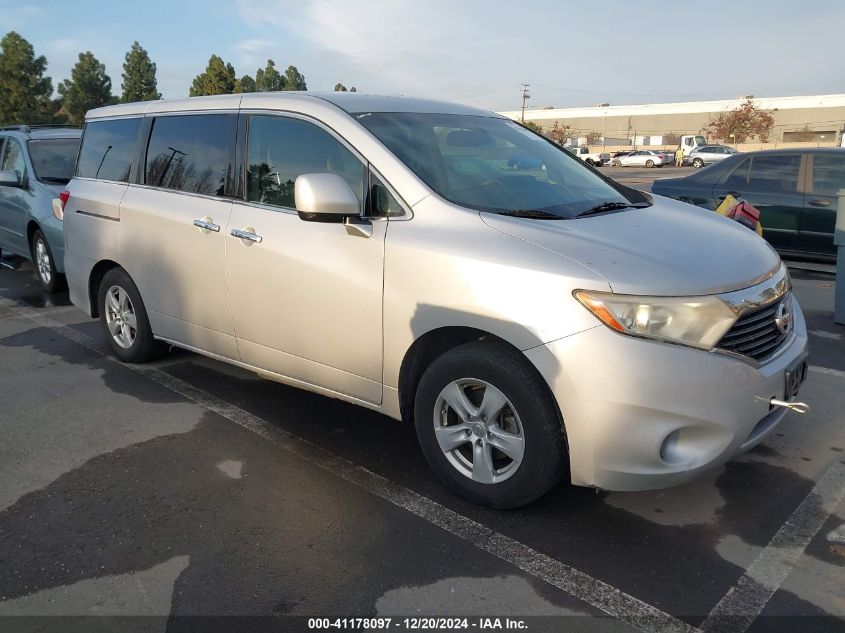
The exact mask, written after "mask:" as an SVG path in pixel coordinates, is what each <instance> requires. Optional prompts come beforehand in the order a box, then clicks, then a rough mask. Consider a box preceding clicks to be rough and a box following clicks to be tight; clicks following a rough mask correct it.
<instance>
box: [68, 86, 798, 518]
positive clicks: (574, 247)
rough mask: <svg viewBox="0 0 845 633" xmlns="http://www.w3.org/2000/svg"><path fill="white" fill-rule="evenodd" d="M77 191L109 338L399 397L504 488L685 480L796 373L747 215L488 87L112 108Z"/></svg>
mask: <svg viewBox="0 0 845 633" xmlns="http://www.w3.org/2000/svg"><path fill="white" fill-rule="evenodd" d="M639 154H643V155H644V158H645V159H646V160H647V161H648V160H651V161H653V162H654V164H658V163H657V160H656V158H657V157H656V156H653V157H651V158H649V156H651V155H650V153H648V152H639ZM515 162H518V163H519V165H520V168H519V169H517V170H514V168H513V164H514V163H515ZM62 199H63V200H64V201H65V202H64V206H63V207H61V206H60V207H57V208H56V210H55V212H56V214H57V216H62V218H63V221H64V235H65V241H66V252H65V266H66V271H67V281H68V286H69V288H70V297H71V300H72V301H73V303H74V304H76V305H77V306H79V307H80V308H81V309H82V310H84V311H85V312H87V313H88V314H89V315H91V316H92V317H98V318H99V319H100V323H101V326H102V333H103V336H104V338H105V340H106V341H107V342H108V344H109V345H110V347H111V349H112V351H113V353H114V354H115V356H117V357H118V358H119V359H121V360H122V361H124V362H128V363H140V362H145V361H148V360H152V359H154V358H156V357H157V356H159V355H161V354H163V353H166V352H167V349H168V346H169V345H177V346H179V347H184V348H187V349H190V350H193V351H195V352H198V353H200V354H206V355H208V356H211V357H213V358H216V359H218V360H220V361H224V362H227V363H232V364H234V365H237V366H239V367H242V368H244V369H247V370H250V371H254V372H256V373H258V374H259V375H261V376H265V377H268V378H272V379H274V380H278V381H280V382H283V383H286V384H288V385H293V386H296V387H300V388H302V389H308V390H310V391H314V392H317V393H320V394H324V395H327V396H330V397H333V398H339V399H341V400H344V401H346V402H349V403H352V404H355V405H359V406H362V407H366V408H368V409H372V410H374V411H378V412H380V413H383V414H384V415H387V416H390V417H392V418H396V419H397V420H404V421H405V422H406V423H408V424H414V425H415V427H416V434H417V437H418V439H419V443H420V446H421V450H422V452H423V453H424V454H425V456H426V458H427V459H428V462H429V464H430V465H431V467H432V469H433V470H434V471H435V472H436V473H437V474H438V475H439V477H440V478H441V479H442V480H443V481H444V482H445V483H446V485H447V486H448V487H449V488H451V489H452V490H454V491H455V492H457V493H459V494H461V495H463V496H465V497H466V498H468V499H471V500H472V501H475V502H477V503H482V504H486V505H490V506H494V507H500V508H504V507H514V506H519V505H522V504H525V503H528V502H530V501H532V500H534V499H536V498H538V497H539V496H540V495H542V494H543V493H545V492H546V491H547V490H549V489H550V488H552V487H553V486H556V485H558V484H559V482H560V481H561V480H562V479H565V480H567V481H571V482H572V483H573V484H576V485H582V486H592V487H595V488H602V489H606V490H643V489H648V488H659V487H664V486H671V485H674V484H679V483H682V482H684V481H687V480H688V479H690V478H691V477H693V476H694V475H695V474H697V473H700V472H702V471H704V470H707V469H710V468H713V467H715V466H718V465H719V464H722V463H724V462H725V461H727V460H729V459H731V458H732V457H734V456H735V455H738V454H739V453H741V452H743V451H747V450H749V449H750V448H752V447H753V446H755V445H756V444H757V443H758V442H760V441H761V440H763V438H764V437H766V436H767V435H768V434H769V433H771V432H773V431H774V430H775V429H777V427H778V424H779V423H780V422H781V420H782V419H783V417H784V415H785V414H786V411H787V408H785V407H788V406H791V405H789V403H786V402H784V401H788V400H792V399H793V398H794V397H795V396H796V395H797V393H798V389H799V387H800V384H801V381H802V380H803V378H804V376H805V372H806V362H805V357H806V348H807V330H806V326H805V322H804V319H803V316H802V314H801V309H800V308H799V307H798V303H797V301H796V300H795V299H794V297H793V296H792V291H791V284H790V280H789V275H788V274H787V271H786V268H785V267H784V266H783V264H782V263H781V261H780V258H779V257H778V255H777V253H776V252H775V251H774V250H772V248H771V247H769V246H768V245H767V244H766V242H764V241H763V240H762V239H761V238H759V237H758V236H757V235H756V234H755V233H754V232H753V231H749V230H748V229H747V228H745V227H744V226H742V225H740V224H738V223H737V222H734V221H733V220H729V219H727V218H723V217H720V216H718V215H716V214H715V213H703V212H702V211H701V209H699V208H697V207H693V206H690V205H686V204H682V203H680V202H677V201H674V200H669V199H667V198H663V197H661V196H651V195H650V194H647V193H644V192H641V191H637V190H635V189H631V188H629V187H626V186H624V185H622V184H619V183H616V182H614V181H612V180H609V179H606V178H604V177H603V176H602V175H600V174H597V173H596V172H595V171H594V170H593V169H591V168H589V167H587V166H586V165H584V164H583V163H582V162H580V161H575V160H572V157H571V156H568V155H566V154H565V152H564V150H563V149H562V148H561V147H559V146H558V145H556V144H554V143H552V142H551V141H548V140H546V139H544V138H542V137H540V136H538V135H537V134H534V133H533V132H531V131H529V130H526V129H525V128H523V127H522V126H521V125H519V124H517V123H515V122H513V121H511V120H509V119H506V118H504V117H501V116H498V115H496V114H494V113H492V112H486V111H483V110H477V109H475V108H469V107H464V106H459V105H454V104H448V103H441V102H435V101H424V100H416V99H404V98H401V97H373V96H368V95H362V94H357V93H344V92H335V93H329V94H325V95H318V94H308V93H299V92H275V93H250V94H243V95H241V94H234V95H220V96H213V97H194V98H190V99H176V100H169V101H168V100H164V101H149V102H146V103H135V104H120V105H115V106H109V107H105V108H99V109H97V110H92V111H91V112H89V113H88V115H87V119H86V126H85V131H84V135H83V137H82V147H81V149H80V152H79V158H78V161H77V167H76V173H75V176H74V178H73V179H72V180H71V181H70V183H69V185H68V196H63V197H62ZM362 432H363V431H362ZM406 448H407V450H414V447H412V446H411V445H408V446H407V447H406ZM376 450H377V449H376ZM396 458H397V459H401V455H400V456H396ZM764 492H765V491H763V490H762V489H761V491H760V494H763V493H764Z"/></svg>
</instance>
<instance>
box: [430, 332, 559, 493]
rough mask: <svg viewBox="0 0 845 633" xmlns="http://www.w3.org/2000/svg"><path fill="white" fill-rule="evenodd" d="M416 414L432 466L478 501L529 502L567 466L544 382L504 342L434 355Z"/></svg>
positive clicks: (453, 486)
mask: <svg viewBox="0 0 845 633" xmlns="http://www.w3.org/2000/svg"><path fill="white" fill-rule="evenodd" d="M414 418H415V426H416V431H417V437H418V438H419V441H420V446H421V447H422V450H423V454H424V455H425V457H426V459H427V460H428V462H429V464H430V465H431V467H432V469H433V470H434V471H435V473H437V475H438V476H439V477H440V479H441V480H443V482H444V483H445V484H446V485H447V486H448V487H449V488H451V489H452V490H453V491H454V492H456V493H457V494H459V495H461V496H463V497H465V498H467V499H469V500H470V501H472V502H474V503H478V504H482V505H486V506H490V507H494V508H515V507H518V506H522V505H525V504H527V503H530V502H532V501H534V500H535V499H537V498H539V497H540V496H542V495H543V494H545V493H546V492H547V491H548V490H549V489H550V488H551V487H552V486H554V485H555V484H556V483H557V482H558V481H560V479H561V477H562V476H563V474H564V473H565V471H566V469H567V456H566V441H565V438H564V431H563V425H562V423H561V420H560V415H559V414H558V411H557V407H556V406H555V403H554V400H553V399H552V396H551V394H550V393H549V390H548V388H547V386H546V385H545V383H544V382H543V379H542V377H541V376H540V375H539V374H538V373H537V372H536V370H535V369H534V368H533V367H532V366H531V365H530V364H529V363H528V361H527V360H526V359H525V358H524V357H523V356H522V354H520V353H519V352H518V351H516V350H512V349H510V348H508V347H506V346H504V345H500V344H497V343H491V342H473V343H467V344H465V345H461V346H460V347H457V348H455V349H452V350H450V351H448V352H446V353H445V354H443V355H442V356H441V357H439V358H438V359H437V360H435V361H434V362H433V363H432V364H431V365H430V366H429V368H428V369H427V370H426V371H425V373H424V374H423V377H422V379H421V380H420V384H419V387H418V389H417V396H416V402H415V405H414Z"/></svg>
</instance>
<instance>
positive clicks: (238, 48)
mask: <svg viewBox="0 0 845 633" xmlns="http://www.w3.org/2000/svg"><path fill="white" fill-rule="evenodd" d="M234 49H235V53H236V54H237V56H238V59H237V60H236V61H237V62H238V63H237V66H238V69H239V70H238V72H240V70H241V68H243V71H244V72H247V73H250V74H252V73H254V72H255V70H254V69H255V68H259V67H262V68H263V67H264V65H265V64H266V63H267V60H268V59H272V60H274V61H277V60H278V58H279V56H280V53H281V47H280V46H279V44H278V43H276V42H273V41H271V40H262V39H248V40H241V41H240V42H237V43H235V46H234Z"/></svg>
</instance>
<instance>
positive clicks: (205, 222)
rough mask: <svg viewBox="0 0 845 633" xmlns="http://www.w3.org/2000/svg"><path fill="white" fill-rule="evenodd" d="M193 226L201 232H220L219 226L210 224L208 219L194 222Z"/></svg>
mask: <svg viewBox="0 0 845 633" xmlns="http://www.w3.org/2000/svg"><path fill="white" fill-rule="evenodd" d="M194 226H196V227H198V228H201V229H202V230H203V231H213V232H214V233H219V232H220V225H219V224H215V223H214V222H212V221H211V218H209V217H204V218H201V219H199V220H194Z"/></svg>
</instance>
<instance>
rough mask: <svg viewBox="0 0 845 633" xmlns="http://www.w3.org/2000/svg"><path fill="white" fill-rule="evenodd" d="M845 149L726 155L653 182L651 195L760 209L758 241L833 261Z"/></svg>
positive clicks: (797, 254) (799, 255)
mask: <svg viewBox="0 0 845 633" xmlns="http://www.w3.org/2000/svg"><path fill="white" fill-rule="evenodd" d="M840 189H845V149H840V148H815V149H777V150H766V151H761V152H748V153H746V154H737V155H735V156H730V157H728V158H726V159H724V160H723V161H721V162H719V163H715V164H713V165H711V166H709V167H706V168H704V169H702V170H700V171H698V172H695V173H694V174H691V175H689V176H687V177H685V178H661V179H659V180H655V181H654V184H653V185H652V187H651V191H652V193H656V194H658V195H661V196H666V197H668V198H675V199H676V200H680V201H682V202H689V203H690V204H695V205H698V206H700V207H705V208H707V209H715V208H716V207H717V206H719V203H720V202H721V201H722V200H724V198H725V196H727V195H728V194H732V195H740V196H742V197H743V198H744V199H745V200H747V201H748V202H750V203H751V204H752V205H754V206H755V207H757V208H758V209H759V210H760V223H761V224H762V225H763V237H764V238H766V240H768V242H769V243H770V244H771V245H772V246H774V247H775V248H776V249H777V250H778V252H780V253H781V254H782V255H784V256H786V257H791V258H798V259H812V260H817V261H828V262H832V261H835V259H836V248H835V247H834V245H833V227H834V225H835V223H836V208H837V204H838V200H837V195H836V194H837V192H838V191H839V190H840Z"/></svg>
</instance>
